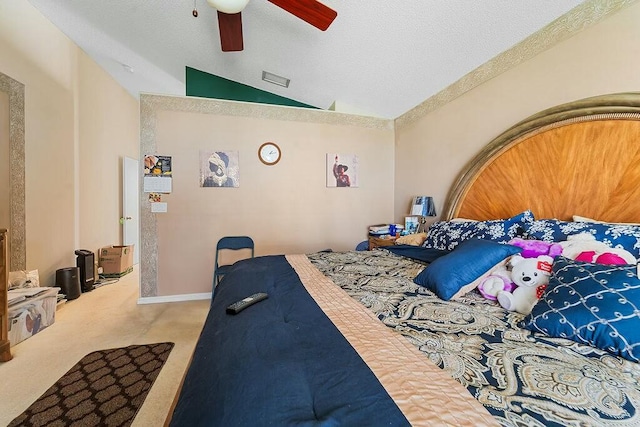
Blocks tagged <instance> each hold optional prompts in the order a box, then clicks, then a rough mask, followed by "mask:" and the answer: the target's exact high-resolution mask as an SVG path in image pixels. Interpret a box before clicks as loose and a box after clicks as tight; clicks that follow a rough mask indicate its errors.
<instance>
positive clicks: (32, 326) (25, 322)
mask: <svg viewBox="0 0 640 427" xmlns="http://www.w3.org/2000/svg"><path fill="white" fill-rule="evenodd" d="M27 289H28V290H29V291H31V292H38V293H36V294H35V295H33V296H30V297H27V298H26V299H25V300H23V301H21V302H19V303H16V304H14V305H11V306H9V316H8V318H9V341H10V342H11V345H12V346H14V345H16V344H18V343H19V342H21V341H24V340H26V339H27V338H29V337H30V336H33V335H35V334H37V333H38V332H40V331H41V330H43V329H45V328H47V327H48V326H51V325H53V322H55V318H56V306H57V303H58V301H57V300H58V297H57V295H58V291H59V290H60V288H48V287H42V288H27Z"/></svg>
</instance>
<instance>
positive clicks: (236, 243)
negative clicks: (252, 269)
mask: <svg viewBox="0 0 640 427" xmlns="http://www.w3.org/2000/svg"><path fill="white" fill-rule="evenodd" d="M241 249H250V250H251V258H253V256H254V244H253V239H252V238H251V237H248V236H227V237H223V238H222V239H220V240H218V244H217V245H216V262H215V264H214V268H213V288H215V287H216V286H217V285H218V283H220V277H221V276H224V275H225V274H226V272H227V271H228V270H229V268H231V265H232V264H228V265H219V264H218V260H219V255H220V251H223V250H233V251H237V250H241Z"/></svg>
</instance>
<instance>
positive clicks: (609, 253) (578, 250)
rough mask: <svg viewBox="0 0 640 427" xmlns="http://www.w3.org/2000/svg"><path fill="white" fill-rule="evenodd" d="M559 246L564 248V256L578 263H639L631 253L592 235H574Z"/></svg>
mask: <svg viewBox="0 0 640 427" xmlns="http://www.w3.org/2000/svg"><path fill="white" fill-rule="evenodd" d="M559 245H560V246H561V247H562V256H564V257H566V258H571V259H575V260H577V261H583V262H592V263H598V264H609V265H616V264H636V263H637V260H636V258H635V257H634V256H633V254H632V253H631V252H629V251H626V250H624V249H621V248H612V247H610V246H609V245H607V244H606V243H604V242H599V241H597V240H596V238H595V237H594V236H593V235H592V234H590V233H579V234H573V235H571V236H568V237H567V240H566V241H564V242H560V243H559Z"/></svg>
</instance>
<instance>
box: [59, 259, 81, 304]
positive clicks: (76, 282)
mask: <svg viewBox="0 0 640 427" xmlns="http://www.w3.org/2000/svg"><path fill="white" fill-rule="evenodd" d="M56 286H57V287H59V288H60V289H62V293H63V294H65V295H66V296H67V299H68V300H72V299H76V298H78V297H79V296H80V294H81V291H80V269H79V268H78V267H67V268H61V269H59V270H56Z"/></svg>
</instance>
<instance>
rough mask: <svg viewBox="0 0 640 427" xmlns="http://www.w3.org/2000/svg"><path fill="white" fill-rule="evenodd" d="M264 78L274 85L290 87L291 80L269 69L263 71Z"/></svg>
mask: <svg viewBox="0 0 640 427" xmlns="http://www.w3.org/2000/svg"><path fill="white" fill-rule="evenodd" d="M262 80H264V81H265V82H268V83H273V84H274V85H278V86H282V87H289V82H290V81H291V80H290V79H288V78H286V77H282V76H278V75H275V74H273V73H270V72H268V71H263V72H262Z"/></svg>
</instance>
